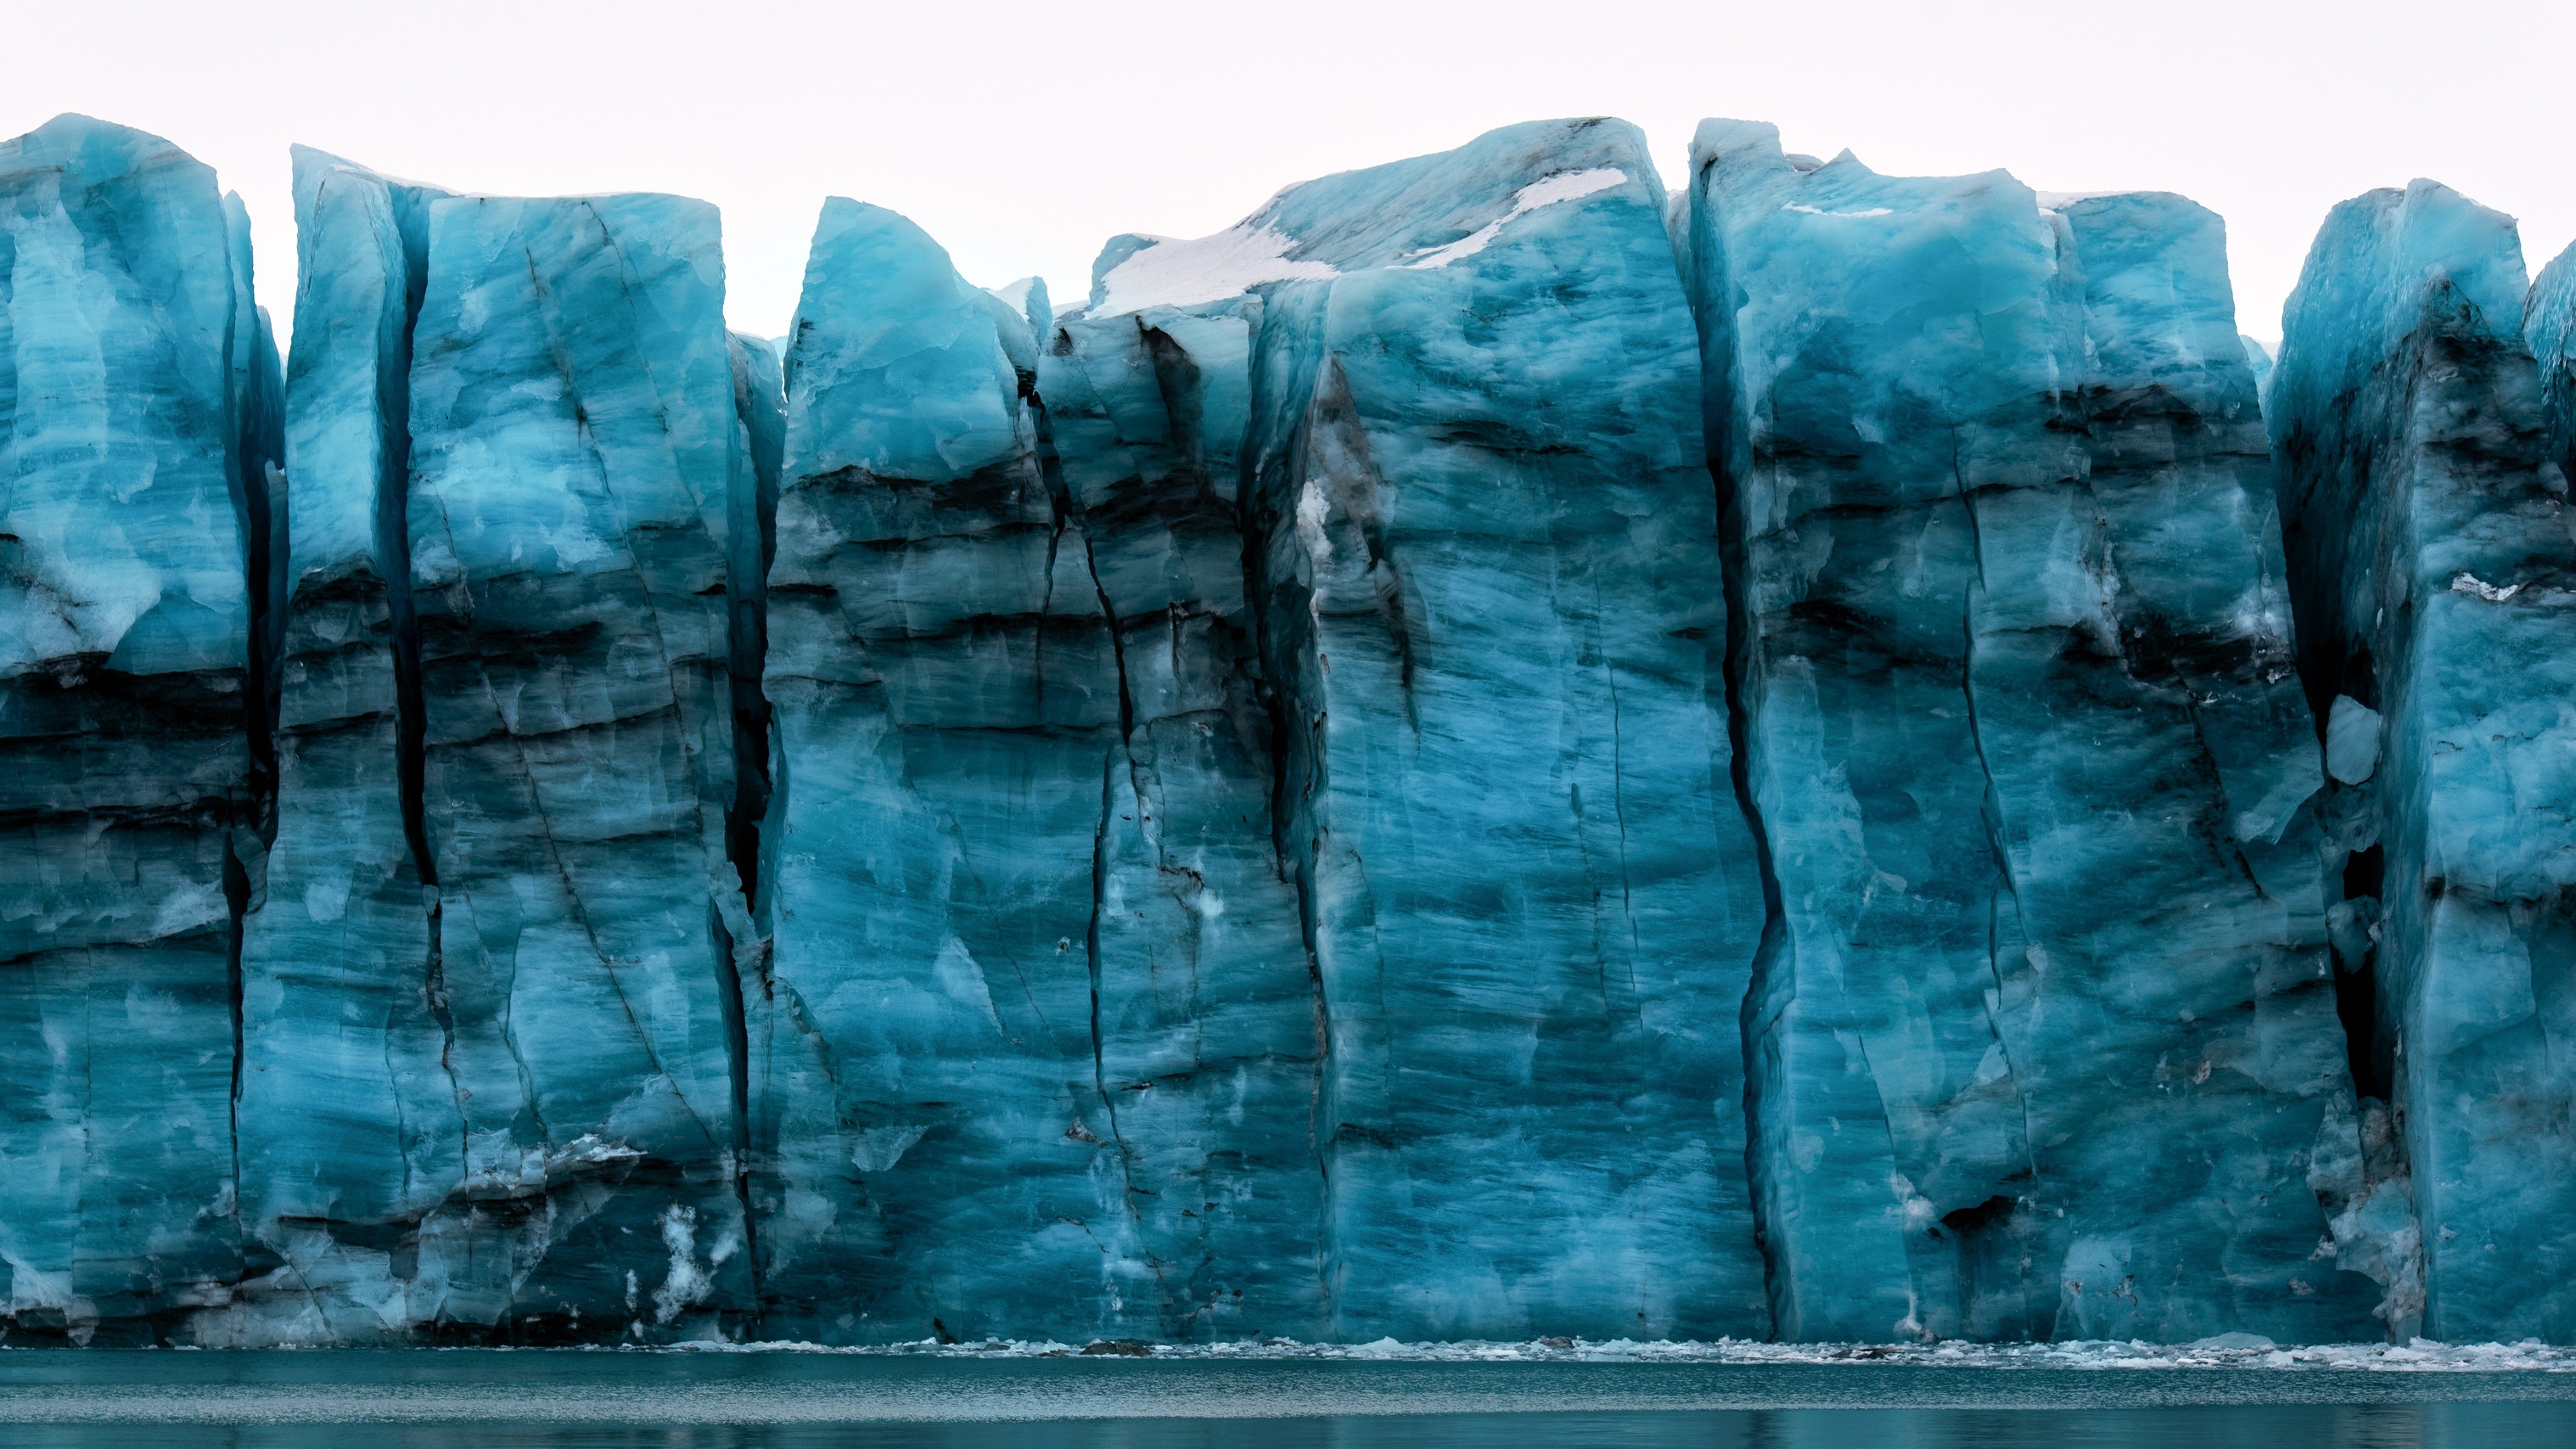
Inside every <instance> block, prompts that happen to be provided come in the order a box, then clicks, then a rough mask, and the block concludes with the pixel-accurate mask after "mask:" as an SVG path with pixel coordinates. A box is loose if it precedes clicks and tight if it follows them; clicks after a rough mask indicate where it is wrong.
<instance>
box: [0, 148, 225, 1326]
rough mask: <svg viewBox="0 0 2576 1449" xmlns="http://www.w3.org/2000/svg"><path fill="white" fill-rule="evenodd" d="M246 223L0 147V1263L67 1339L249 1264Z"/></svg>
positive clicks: (43, 154)
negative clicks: (245, 1155)
mask: <svg viewBox="0 0 2576 1449" xmlns="http://www.w3.org/2000/svg"><path fill="white" fill-rule="evenodd" d="M239 217H240V213H239V211H238V209H237V208H235V209H233V210H230V211H228V210H227V206H226V203H225V199H224V198H223V196H222V195H221V194H219V193H218V192H217V190H216V187H215V178H214V173H213V172H212V171H211V170H210V169H208V168H207V167H206V166H204V165H202V164H201V163H199V162H197V161H196V160H194V159H192V158H190V157H189V156H188V155H186V154H185V153H184V152H181V151H180V150H179V149H178V148H176V147H174V146H172V145H171V144H170V143H168V142H166V141H163V140H161V139H160V138H158V137H156V136H148V135H145V134H144V133H142V132H140V131H133V130H128V129H126V128H124V127H121V126H113V125H109V124H107V123H104V122H100V121H94V120H91V119H89V118H87V117H84V116H62V117H58V118H56V119H55V120H53V121H51V122H48V123H47V124H45V125H44V126H42V127H40V128H39V129H37V130H36V131H34V132H31V133H30V134H28V135H25V136H22V137H19V138H17V139H16V140H13V141H8V142H5V143H0V562H5V565H6V566H5V568H0V782H5V783H0V822H5V825H0V841H5V842H6V843H5V845H0V961H5V963H6V965H5V967H0V1043H5V1044H0V1083H5V1084H6V1096H5V1102H6V1108H5V1110H0V1161H5V1162H6V1163H7V1167H6V1170H5V1171H0V1275H5V1277H6V1281H7V1290H6V1294H7V1296H6V1303H7V1311H8V1313H9V1315H10V1320H11V1322H13V1323H15V1324H18V1325H23V1326H25V1327H26V1328H28V1329H31V1330H33V1331H35V1332H37V1333H39V1334H63V1335H67V1336H68V1337H70V1338H71V1339H72V1340H74V1341H79V1342H90V1341H93V1336H94V1335H99V1334H103V1335H104V1337H103V1338H99V1339H98V1340H97V1341H101V1342H116V1341H120V1340H127V1339H132V1338H135V1337H137V1336H141V1337H145V1338H149V1337H150V1336H152V1335H153V1334H155V1333H156V1332H158V1331H160V1330H161V1329H162V1328H166V1327H167V1326H169V1325H173V1324H175V1323H176V1322H178V1321H179V1320H181V1319H182V1318H184V1317H185V1315H186V1313H187V1312H188V1310H189V1309H190V1308H192V1307H194V1306H196V1305H199V1304H202V1303H205V1302H207V1301H208V1300H209V1299H210V1298H212V1299H220V1298H221V1296H222V1295H223V1293H224V1292H225V1291H226V1289H227V1287H228V1285H230V1284H232V1283H233V1282H235V1281H236V1280H238V1279H239V1278H240V1277H241V1276H242V1273H243V1271H244V1264H243V1259H242V1254H241V1248H240V1243H239V1233H238V1230H237V1222H238V1218H237V1211H236V1183H235V1177H234V1143H233V1120H232V1118H233V1109H232V1092H233V1086H234V1077H235V1073H236V1071H237V1070H238V1060H239V1058H238V1050H237V1047H238V1038H237V1028H238V1024H239V1019H240V1006H239V1002H238V998H237V996H236V988H235V980H234V962H233V945H234V940H235V930H236V925H235V923H236V921H237V919H238V916H239V913H240V911H241V910H242V908H243V906H244V905H245V903H246V902H247V901H248V900H249V898H250V896H251V893H252V892H253V891H254V890H255V889H256V886H257V883H258V881H259V879H260V877H261V875H262V874H263V873H264V871H263V865H264V855H265V844H264V841H263V838H262V831H261V827H262V825H263V823H264V821H263V813H264V811H263V805H264V801H263V799H262V796H263V794H264V787H265V784H266V781H265V779H264V778H263V773H262V770H261V766H262V765H263V764H264V756H265V741H264V738H263V736H264V723H265V718H264V711H265V700H264V698H263V695H264V687H263V682H262V679H261V677H260V673H259V671H258V669H257V668H256V667H255V666H257V665H258V664H260V662H261V661H260V659H259V657H258V656H257V655H256V654H255V653H254V649H253V634H254V616H253V607H252V606H253V597H252V595H253V589H252V581H253V577H254V571H253V567H252V564H253V559H252V546H253V541H254V540H255V539H260V538H262V537H264V536H265V534H266V531H267V529H268V526H269V520H268V517H267V511H266V469H267V465H268V463H269V462H270V461H271V460H272V459H273V452H272V451H270V450H271V449H273V445H274V415H273V412H265V413H264V412H263V411H262V410H263V408H264V407H269V406H273V401H274V394H273V392H271V393H265V394H264V393H263V392H262V389H263V388H266V387H267V386H269V384H270V382H271V381H272V380H273V378H274V375H275V367H276V361H275V350H274V347H273V345H272V344H270V343H269V341H268V337H267V332H266V327H265V324H264V321H263V319H262V318H261V317H260V316H259V315H258V313H257V312H256V311H255V310H253V309H251V308H250V307H249V306H248V304H247V298H248V295H249V287H250V279H249V277H248V276H247V274H246V273H245V272H244V271H243V270H242V269H243V268H245V267H246V266H247V264H248V259H249V242H248V238H247V235H246V233H245V232H243V231H242V230H241V226H242V224H241V222H240V220H239ZM261 553H262V560H263V561H264V556H265V549H264V546H263V547H262V550H261Z"/></svg>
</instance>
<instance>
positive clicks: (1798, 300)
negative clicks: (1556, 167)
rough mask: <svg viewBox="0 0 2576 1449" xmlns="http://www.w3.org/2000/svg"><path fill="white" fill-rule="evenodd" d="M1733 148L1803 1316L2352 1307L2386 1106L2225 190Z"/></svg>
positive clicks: (1743, 541) (1949, 1320)
mask: <svg viewBox="0 0 2576 1449" xmlns="http://www.w3.org/2000/svg"><path fill="white" fill-rule="evenodd" d="M1692 154H1693V167H1694V177H1693V186H1692V190H1691V193H1690V206H1691V214H1690V222H1689V225H1690V243H1689V253H1690V256H1691V258H1692V262H1693V267H1694V276H1695V280H1696V289H1697V292H1698V295H1699V297H1700V299H1701V313H1700V320H1701V326H1702V329H1703V335H1704V337H1705V339H1706V345H1707V356H1708V372H1709V378H1710V383H1711V387H1710V410H1709V413H1710V416H1709V426H1710V431H1711V434H1712V436H1713V437H1714V438H1715V439H1717V443H1716V446H1715V447H1714V449H1713V450H1712V451H1713V454H1714V456H1715V457H1716V459H1717V461H1718V466H1719V468H1720V471H1721V474H1722V476H1723V477H1724V478H1725V480H1726V481H1727V484H1728V492H1729V494H1730V497H1731V508H1730V512H1729V516H1728V519H1727V526H1728V528H1729V530H1730V536H1731V537H1732V538H1733V539H1736V540H1739V542H1738V545H1737V546H1738V547H1739V548H1740V549H1741V557H1740V562H1739V564H1738V566H1737V567H1736V569H1735V570H1734V572H1733V574H1732V577H1731V579H1730V588H1731V589H1732V590H1733V591H1734V593H1735V596H1736V597H1737V599H1738V600H1739V604H1738V607H1739V609H1740V610H1741V612H1742V614H1743V616H1744V641H1743V645H1742V647H1741V651H1740V654H1739V658H1738V663H1737V666H1736V667H1737V671H1738V675H1739V689H1740V695H1741V700H1740V708H1741V727H1742V728H1743V729H1744V731H1745V735H1746V788H1747V791H1748V794H1749V798H1750V801H1751V804H1752V807H1753V809H1754V811H1755V813H1756V814H1757V816H1758V817H1759V819H1760V821H1761V824H1762V829H1763V831H1764V833H1765V837H1766V843H1767V844H1768V846H1769V854H1770V859H1771V861H1772V864H1773V869H1774V875H1775V879H1776V885H1777V890H1778V894H1779V911H1780V918H1779V928H1778V931H1777V933H1776V935H1775V936H1774V937H1773V938H1772V939H1771V940H1770V941H1768V942H1766V945H1765V949H1764V950H1763V951H1762V952H1761V954H1760V956H1759V958H1758V961H1757V964H1756V967H1755V982H1754V986H1753V990H1752V993H1751V995H1750V996H1749V997H1748V1000H1747V1006H1746V1010H1745V1042H1746V1051H1747V1053H1748V1056H1749V1058H1750V1060H1751V1062H1752V1064H1753V1065H1752V1084H1751V1088H1750V1090H1749V1091H1748V1094H1747V1102H1748V1114H1749V1117H1750V1119H1751V1121H1752V1124H1753V1126H1752V1131H1753V1143H1752V1147H1753V1155H1754V1161H1755V1163H1756V1169H1755V1170H1756V1176H1757V1178H1758V1179H1759V1180H1760V1181H1762V1182H1763V1183H1764V1185H1765V1190H1764V1193H1763V1196H1762V1197H1761V1198H1760V1199H1759V1201H1758V1205H1757V1211H1758V1214H1759V1217H1760V1221H1761V1226H1762V1231H1763V1238H1764V1242H1765V1245H1766V1249H1767V1251H1768V1254H1769V1260H1770V1265H1771V1295H1772V1304H1773V1308H1774V1311H1775V1313H1776V1314H1777V1316H1778V1318H1779V1321H1780V1325H1781V1328H1782V1331H1783V1332H1784V1333H1787V1334H1790V1335H1793V1336H1811V1337H1873V1336H1878V1335H1882V1334H1885V1333H1887V1332H1888V1331H1889V1330H1890V1329H1891V1328H1894V1327H1897V1326H1898V1325H1900V1324H1902V1325H1903V1327H1904V1328H1907V1329H1911V1328H1915V1327H1918V1326H1919V1327H1920V1328H1921V1329H1922V1330H1924V1331H1928V1332H1932V1333H1937V1334H1942V1335H1945V1336H1948V1335H1961V1334H1964V1335H1969V1336H1978V1337H1985V1336H1998V1335H2000V1336H2006V1337H2019V1336H2023V1335H2032V1336H2038V1337H2048V1336H2052V1335H2066V1336H2071V1337H2083V1338H2104V1337H2118V1338H2130V1337H2138V1338H2146V1339H2150V1340H2180V1339H2190V1338H2195V1337H2199V1336H2201V1335H2204V1334H2207V1333H2213V1332H2217V1331H2219V1330H2220V1328H2221V1327H2222V1326H2246V1327H2254V1328H2256V1329H2257V1330H2258V1331H2261V1332H2264V1333H2266V1334H2270V1335H2272V1336H2276V1337H2285V1338H2286V1337H2292V1336H2296V1337H2300V1338H2304V1339H2317V1338H2332V1337H2342V1336H2347V1335H2349V1334H2351V1333H2353V1332H2355V1331H2356V1330H2357V1329H2359V1328H2360V1327H2361V1326H2362V1325H2363V1324H2364V1323H2365V1322H2366V1320H2365V1319H2364V1317H2363V1315H2364V1313H2365V1312H2366V1310H2367V1307H2368V1303H2367V1301H2366V1300H2364V1299H2361V1298H2358V1297H2357V1296H2356V1295H2355V1293H2354V1292H2353V1291H2352V1282H2353V1280H2350V1279H2348V1278H2345V1277H2343V1276H2341V1275H2337V1274H2335V1273H2333V1272H2331V1271H2330V1270H2327V1269H2325V1268H2322V1267H2320V1266H2316V1265H2314V1264H2312V1263H2311V1262H2310V1261H2309V1260H2310V1258H2311V1256H2312V1253H2313V1250H2314V1248H2315V1246H2316V1243H2317V1239H2318V1230H2319V1226H2320V1224H2319V1220H2318V1209H2317V1204H2316V1202H2315V1200H2314V1199H2313V1197H2312V1196H2311V1195H2310V1193H2309V1191H2308V1187H2307V1181H2306V1179H2307V1175H2308V1161H2309V1155H2310V1152H2311V1150H2312V1148H2313V1146H2314V1144H2315V1142H2316V1139H2317V1135H2318V1131H2319V1128H2320V1124H2321V1122H2322V1121H2323V1120H2324V1119H2325V1117H2326V1116H2327V1114H2328V1113H2329V1112H2330V1111H2332V1110H2333V1109H2334V1105H2335V1104H2336V1103H2337V1102H2338V1101H2339V1099H2340V1098H2341V1097H2342V1096H2343V1095H2345V1094H2347V1093H2348V1091H2349V1088H2348V1085H2347V1083H2346V1078H2345V1071H2344V1062H2343V1060H2342V1056H2341V1053H2340V1052H2338V1051H2337V1050H2336V1049H2335V1046H2336V1040H2337V1036H2338V1033H2337V1031H2336V1029H2335V1020H2334V1014H2333V1002H2334V995H2333V990H2332V985H2331V982H2330V980H2329V979H2328V978H2329V968H2328V964H2327V959H2326V953H2325V949H2324V947H2325V940H2324V936H2325V932H2324V927H2323V921H2322V901H2321V898H2320V894H2319V890H2320V887H2319V864H2318V826H2317V822H2316V816H2315V812H2314V808H2313V806H2312V804H2311V803H2310V802H2311V797H2313V796H2314V794H2315V793H2316V790H2317V787H2318V784H2319V772H2318V766H2317V757H2316V745H2315V737H2314V735H2313V733H2312V732H2311V727H2310V722H2309V716H2308V712H2307V710H2306V709H2305V707H2304V706H2303V703H2302V701H2301V699H2300V697H2299V693H2298V680H2297V677H2296V675H2295V674H2294V673H2293V672H2292V669H2291V662H2292V661H2291V657H2290V656H2291V647H2290V631H2289V619H2288V617H2287V613H2288V610H2287V599H2286V596H2285V591H2284V582H2283V578H2282V571H2281V560H2280V554H2279V548H2278V544H2277V542H2276V538H2277V534H2276V532H2275V525H2274V523H2273V516H2272V500H2271V496H2270V495H2271V488H2270V476H2269V471H2270V470H2269V468H2268V465H2267V460H2266V458H2265V456H2264V444H2263V435H2262V422H2261V416H2260V413H2259V411H2258V409H2257V405H2256V400H2255V395H2254V386H2253V379H2252V377H2251V376H2250V374H2249V371H2248V368H2247V366H2246V356H2245V353H2244V352H2243V350H2242V349H2241V347H2240V345H2239V342H2238V338H2237V333H2236V329H2235V319H2234V315H2233V313H2234V308H2233V304H2232V302H2231V299H2230V297H2229V293H2228V287H2227V280H2226V271H2225V264H2224V250H2223V246H2222V242H2221V237H2220V233H2219V224H2218V220H2217V218H2216V217H2214V216H2212V215H2210V214H2209V213H2208V212H2206V211H2203V210H2201V209H2200V208H2198V207H2195V206H2193V205H2191V204H2190V203H2189V202H2186V201H2183V200H2182V199H2181V198H2178V197H2171V196H2157V195H2137V196H2108V197H2097V198H2090V199H2058V198H2036V197H2034V195H2033V194H2032V193H2031V192H2030V191H2029V189H2028V188H2026V187H2023V186H2022V185H2020V184H2019V183H2018V182H2015V181H2014V180H2012V179H2011V177H2009V176H2007V175H2005V174H2003V173H2000V172H1991V173H1987V174H1985V175H1982V176H1969V177H1958V178H1946V179H1940V180H1913V179H1904V178H1893V177H1882V176H1879V175H1877V174H1875V173H1873V172H1871V171H1870V170H1868V169H1867V168H1866V167H1864V166H1862V165H1861V164H1860V163H1859V162H1858V161H1856V160H1854V159H1853V158H1852V157H1850V156H1849V155H1848V154H1846V155H1844V156H1841V157H1837V158H1836V159H1835V160H1833V161H1832V162H1830V163H1827V164H1824V165H1821V166H1819V165H1815V164H1813V163H1810V162H1807V161H1805V160H1804V159H1803V158H1797V159H1792V158H1788V157H1785V156H1783V155H1782V154H1781V152H1780V149H1779V146H1778V144H1777V141H1776V138H1775V136H1774V134H1773V132H1772V130H1771V128H1770V127H1768V126H1760V125H1751V124H1742V123H1730V122H1710V123H1709V124H1707V125H1706V126H1704V127H1703V128H1702V129H1701V131H1700V134H1699V137H1698V140H1697V141H1696V143H1695V145H1694V148H1693V153H1692ZM2185 1143H2188V1144H2190V1147H2189V1149H2188V1150H2187V1151H2176V1150H2174V1149H2175V1148H2179V1147H2180V1145H2181V1144H2185ZM2156 1144H2168V1146H2166V1147H2163V1148H2159V1147H2158V1146H2156Z"/></svg>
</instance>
